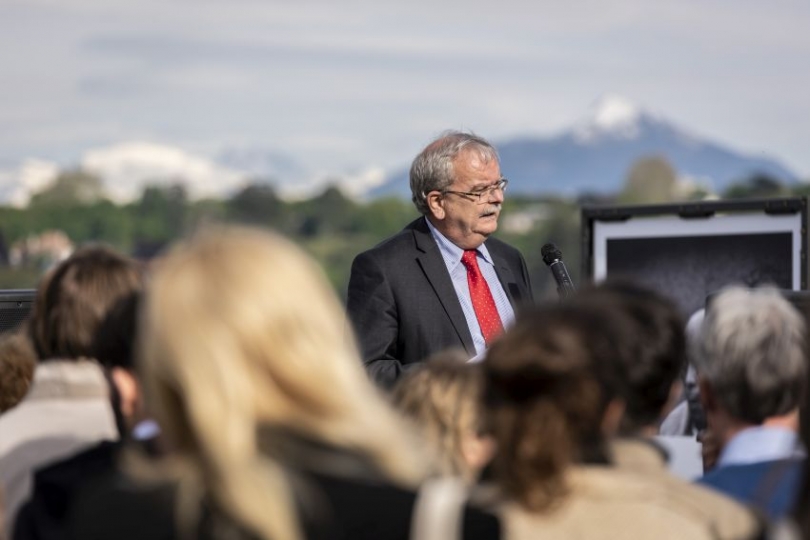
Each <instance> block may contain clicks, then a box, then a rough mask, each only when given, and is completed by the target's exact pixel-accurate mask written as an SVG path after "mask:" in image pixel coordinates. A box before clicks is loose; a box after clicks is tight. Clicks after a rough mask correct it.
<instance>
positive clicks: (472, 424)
mask: <svg viewBox="0 0 810 540" xmlns="http://www.w3.org/2000/svg"><path fill="white" fill-rule="evenodd" d="M466 361H467V356H466V355H465V354H464V352H463V351H460V350H456V349H452V350H448V351H444V352H441V353H437V354H435V355H433V356H431V357H430V358H428V360H427V361H425V362H424V363H422V364H421V365H419V366H418V367H417V368H416V369H414V370H412V371H409V372H408V373H406V375H405V376H404V377H403V378H402V379H401V380H400V381H399V382H398V383H397V385H396V386H395V387H394V390H393V393H392V396H391V397H392V400H393V403H394V407H396V408H397V409H398V410H399V411H400V412H401V413H402V414H403V415H404V416H405V417H407V418H409V419H411V420H413V421H414V423H415V424H416V426H417V428H418V429H419V430H420V431H421V433H422V434H423V436H424V438H425V440H426V441H427V442H428V443H429V444H430V445H431V447H432V448H433V450H434V451H435V453H436V461H437V464H438V467H437V469H438V471H437V472H438V473H440V474H442V475H448V476H459V477H461V478H463V479H465V480H467V481H470V482H472V481H474V479H475V476H476V474H477V471H475V470H473V467H472V466H471V464H469V463H468V462H467V460H466V459H465V456H464V450H463V444H464V439H465V437H468V436H470V435H473V436H477V435H479V434H480V433H481V431H482V419H481V405H480V399H481V382H482V381H481V372H480V365H477V364H467V363H466Z"/></svg>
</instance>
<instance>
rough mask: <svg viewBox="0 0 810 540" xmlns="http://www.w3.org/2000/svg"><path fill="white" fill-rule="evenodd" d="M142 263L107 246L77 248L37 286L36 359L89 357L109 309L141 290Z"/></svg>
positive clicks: (32, 333) (32, 332)
mask: <svg viewBox="0 0 810 540" xmlns="http://www.w3.org/2000/svg"><path fill="white" fill-rule="evenodd" d="M142 287H143V273H142V270H141V267H140V265H139V264H138V263H137V262H136V261H134V260H133V259H130V258H128V257H125V256H123V255H121V254H119V253H117V252H116V251H113V250H112V249H110V248H108V247H105V246H99V245H95V246H88V247H85V248H81V249H79V250H77V251H76V252H75V253H74V254H73V255H71V256H70V257H69V258H68V259H67V260H65V261H64V262H62V263H61V264H60V265H59V266H57V267H56V268H55V269H54V270H53V271H52V272H51V273H49V274H48V275H47V276H46V277H45V278H44V279H43V281H42V283H41V284H40V286H39V288H38V290H37V296H36V300H35V301H34V308H33V310H32V312H31V324H30V336H31V341H32V343H33V344H34V348H35V350H36V353H37V356H38V357H39V359H40V360H47V359H50V358H61V359H76V358H82V357H86V358H92V357H94V355H95V350H94V345H95V340H96V334H97V332H98V329H99V327H100V325H101V323H102V321H104V319H105V317H106V316H107V314H108V313H109V311H110V309H111V308H112V307H113V306H115V305H116V303H118V302H119V301H121V300H122V299H124V298H126V297H127V296H129V295H131V294H132V293H133V292H136V291H139V290H141V288H142Z"/></svg>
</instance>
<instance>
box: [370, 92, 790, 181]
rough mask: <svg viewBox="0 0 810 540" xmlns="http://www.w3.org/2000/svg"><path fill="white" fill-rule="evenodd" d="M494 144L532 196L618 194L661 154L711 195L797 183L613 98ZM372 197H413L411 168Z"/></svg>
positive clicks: (772, 163) (784, 172) (774, 164)
mask: <svg viewBox="0 0 810 540" xmlns="http://www.w3.org/2000/svg"><path fill="white" fill-rule="evenodd" d="M494 144H495V145H496V147H497V148H498V152H499V154H500V157H501V169H502V172H503V174H504V176H506V177H507V178H509V181H510V183H509V191H510V192H513V193H521V194H527V195H536V194H539V193H557V194H562V195H573V194H576V193H581V192H585V191H588V192H593V193H609V192H615V191H618V190H619V189H620V188H621V186H622V184H623V183H624V180H625V178H626V176H627V172H628V170H629V168H630V167H631V165H632V164H633V162H635V161H636V160H637V159H638V158H640V157H643V156H650V155H659V156H664V157H665V158H666V159H667V160H668V161H669V162H670V163H671V164H672V166H673V167H674V168H675V170H676V171H677V173H678V175H679V176H680V177H688V178H691V179H693V180H696V181H698V182H699V183H701V184H703V185H705V186H706V187H708V188H710V189H711V190H714V191H722V190H723V189H725V188H726V187H727V186H728V185H729V184H730V183H732V182H734V181H735V180H740V179H743V178H746V177H748V176H750V175H752V174H754V173H762V174H766V175H768V176H771V177H774V178H777V179H779V180H781V181H783V182H785V183H793V182H795V181H796V180H797V177H796V175H795V174H794V173H793V172H791V171H790V170H788V169H787V168H786V167H785V166H784V165H782V164H780V163H779V162H778V161H777V160H775V159H772V158H768V157H764V156H756V155H746V154H744V153H740V152H737V151H734V150H732V149H730V148H728V147H726V146H723V145H721V144H718V143H714V142H710V141H707V140H705V139H701V138H699V137H696V136H694V135H690V134H688V132H687V131H685V130H683V129H681V128H679V127H677V126H676V125H675V124H673V123H671V122H669V121H667V120H665V119H663V118H661V117H659V116H658V115H654V114H651V113H649V112H646V111H644V110H642V109H640V108H639V107H637V106H635V105H633V104H632V103H630V102H629V101H627V100H625V99H623V98H620V97H616V96H608V97H605V98H603V99H602V100H600V101H599V102H598V103H597V104H596V105H595V107H594V108H593V110H592V111H591V112H590V114H589V116H588V117H587V118H586V119H585V120H583V121H582V122H580V123H578V124H577V125H575V126H574V127H572V128H571V129H570V130H567V131H565V132H563V133H561V134H559V135H557V136H553V137H518V138H513V139H507V140H503V141H495V142H494ZM369 195H370V196H372V197H376V196H383V195H400V196H405V197H408V196H410V191H409V188H408V171H407V169H401V170H397V171H393V172H392V173H391V174H389V175H388V179H387V180H386V181H385V182H384V183H383V184H381V185H380V186H379V187H377V188H376V189H373V190H371V191H370V192H369Z"/></svg>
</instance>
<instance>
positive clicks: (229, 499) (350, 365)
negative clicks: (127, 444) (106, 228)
mask: <svg viewBox="0 0 810 540" xmlns="http://www.w3.org/2000/svg"><path fill="white" fill-rule="evenodd" d="M141 329H142V334H141V338H142V339H141V340H140V343H141V348H140V356H141V362H142V366H143V368H144V374H145V381H144V382H145V386H146V390H147V397H148V399H150V400H151V404H152V405H153V406H154V407H155V409H156V414H157V416H158V419H159V421H160V422H161V424H162V425H163V427H164V430H165V431H166V432H167V436H168V438H169V442H170V443H172V444H174V445H175V447H176V450H177V454H178V455H179V456H180V457H181V458H183V457H184V458H185V462H186V464H188V463H190V464H191V466H190V468H191V469H192V470H193V471H194V472H195V474H196V476H197V477H198V479H199V481H200V482H201V483H202V485H203V486H204V488H205V489H206V491H207V492H208V493H209V495H210V496H212V497H213V498H214V501H215V502H216V503H217V504H219V505H220V507H221V508H223V510H225V511H226V512H227V513H228V514H229V515H230V516H231V517H232V518H234V519H235V520H236V521H237V522H238V523H240V524H242V525H244V526H247V527H248V528H249V529H251V530H252V531H255V532H256V533H258V534H259V535H260V536H262V537H264V538H273V539H274V540H287V539H294V538H297V537H299V536H300V529H299V526H298V524H297V520H296V517H295V512H294V508H293V504H292V499H291V494H290V491H289V487H288V485H287V483H286V481H285V479H284V476H283V474H282V473H281V466H283V465H284V464H283V463H277V462H275V461H274V460H273V459H269V458H267V457H266V456H262V455H261V454H260V451H259V448H258V444H257V433H256V431H257V427H258V426H261V425H269V426H273V427H278V428H282V432H284V431H285V430H286V431H289V432H292V433H297V434H301V435H304V436H306V437H308V438H310V439H312V440H315V441H320V442H324V443H327V444H329V445H331V446H334V447H337V448H341V449H347V450H350V451H353V452H359V453H362V454H363V456H364V457H366V458H367V459H369V460H370V461H371V462H372V464H373V465H375V466H376V467H377V468H378V469H379V471H380V472H381V473H382V474H383V475H384V476H386V477H387V478H388V479H389V480H390V481H392V482H394V483H397V484H400V485H405V486H412V485H415V484H416V483H417V482H418V481H419V479H420V478H421V475H422V464H421V461H420V460H419V458H418V456H417V454H416V453H415V452H412V451H411V445H410V444H409V441H406V440H405V438H404V437H405V436H404V434H403V432H404V430H403V429H402V426H401V424H399V423H398V419H397V417H396V415H395V414H394V413H393V412H392V411H391V410H390V409H389V407H388V405H387V403H385V401H384V399H383V398H382V396H381V395H379V393H378V391H377V389H376V388H375V387H374V386H373V384H372V383H371V382H370V381H369V379H368V377H367V375H366V374H365V372H364V370H363V368H362V363H361V361H360V359H359V357H358V355H357V352H356V348H355V344H354V342H353V341H352V338H351V337H350V333H349V332H347V329H346V322H345V316H344V314H343V310H342V308H341V306H340V304H339V302H338V301H337V298H336V297H335V294H334V292H333V291H332V289H331V288H330V286H329V284H328V283H327V281H326V280H325V278H324V276H323V274H322V272H321V270H320V269H319V268H318V267H317V266H316V265H315V264H314V263H313V262H312V261H311V259H310V258H309V257H307V256H306V255H304V254H303V253H302V252H301V251H300V250H299V249H298V248H296V247H295V246H294V245H293V244H291V243H290V242H288V241H286V240H284V239H283V238H281V237H279V236H277V235H275V234H272V233H268V232H263V231H259V230H255V229H248V228H236V227H228V228H213V229H208V230H206V231H203V232H202V233H200V234H199V235H198V236H197V237H195V238H194V239H192V240H191V241H189V242H188V243H185V244H182V245H180V246H178V247H176V248H175V249H174V250H173V251H172V252H171V253H170V254H169V255H168V257H167V258H166V259H165V260H163V261H162V262H160V263H159V264H158V266H157V268H156V271H155V274H154V277H153V280H152V282H151V286H150V289H149V292H148V295H147V299H146V302H145V309H144V311H143V319H142V324H141ZM271 457H272V456H271ZM268 501H269V502H268Z"/></svg>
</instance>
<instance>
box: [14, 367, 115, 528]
mask: <svg viewBox="0 0 810 540" xmlns="http://www.w3.org/2000/svg"><path fill="white" fill-rule="evenodd" d="M117 438H118V431H117V429H116V426H115V417H114V415H113V411H112V405H111V404H110V393H109V386H108V383H107V379H106V378H105V377H104V373H103V372H102V370H101V368H100V367H99V366H98V365H97V364H96V363H95V362H91V361H88V360H78V361H61V360H49V361H46V362H42V363H40V364H39V365H38V366H37V368H36V371H35V372H34V380H33V382H32V383H31V387H30V388H29V390H28V394H26V396H25V398H24V399H23V400H22V401H21V402H20V403H19V404H18V405H17V406H16V407H14V408H13V409H10V410H8V411H6V412H5V413H3V414H2V415H0V490H2V491H3V492H4V496H5V504H6V507H5V515H6V521H5V530H6V534H7V535H8V537H9V538H10V537H11V535H10V531H11V530H12V527H13V521H14V515H15V514H16V512H17V510H19V507H20V506H21V505H22V503H23V502H25V501H26V499H27V498H28V497H29V495H30V493H31V482H32V479H33V473H34V472H35V471H36V470H37V469H39V468H40V467H43V466H44V465H48V464H50V463H53V462H55V461H59V460H61V459H64V458H66V457H68V456H70V455H72V454H74V453H76V452H78V451H80V450H82V449H84V448H85V447H87V446H90V445H91V444H93V443H96V442H99V441H102V440H105V439H117Z"/></svg>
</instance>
